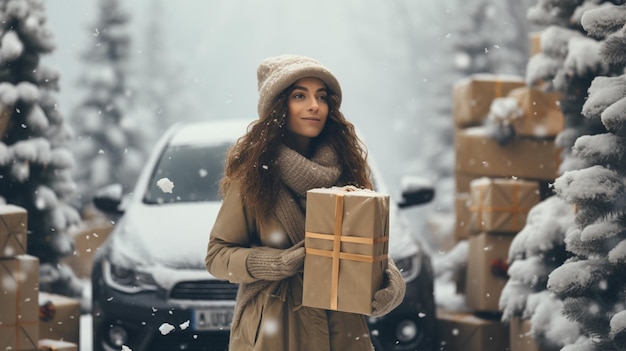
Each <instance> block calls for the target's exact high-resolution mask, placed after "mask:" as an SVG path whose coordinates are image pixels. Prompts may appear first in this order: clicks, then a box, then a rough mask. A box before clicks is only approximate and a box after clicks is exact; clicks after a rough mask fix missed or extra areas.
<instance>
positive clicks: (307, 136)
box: [287, 78, 328, 146]
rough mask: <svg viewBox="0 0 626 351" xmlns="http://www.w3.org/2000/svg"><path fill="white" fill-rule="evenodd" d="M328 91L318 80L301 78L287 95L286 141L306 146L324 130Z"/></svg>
mask: <svg viewBox="0 0 626 351" xmlns="http://www.w3.org/2000/svg"><path fill="white" fill-rule="evenodd" d="M327 96H328V91H327V90H326V85H325V84H324V82H322V80H320V79H318V78H302V79H300V80H298V81H297V82H295V83H294V88H293V90H292V91H291V93H290V94H289V99H288V112H287V131H288V134H287V139H288V140H289V139H292V141H294V142H297V144H298V145H300V146H303V145H302V144H303V143H304V145H307V146H308V143H309V142H310V140H311V139H312V138H315V137H317V136H318V135H320V133H321V132H322V129H324V125H325V124H326V118H327V117H328V102H327V100H326V98H327Z"/></svg>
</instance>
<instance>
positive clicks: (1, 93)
mask: <svg viewBox="0 0 626 351" xmlns="http://www.w3.org/2000/svg"><path fill="white" fill-rule="evenodd" d="M0 18H2V22H1V24H0V110H1V113H0V203H8V204H14V205H18V206H21V207H23V208H25V209H26V210H27V211H28V234H29V235H28V240H27V244H28V253H29V254H31V255H33V256H36V257H38V258H39V260H40V267H41V271H42V277H41V284H40V289H41V290H43V291H53V292H57V293H62V294H65V295H70V296H74V295H80V294H81V290H82V287H81V285H80V284H79V282H78V281H77V279H76V277H75V276H74V275H73V274H72V272H71V270H68V269H67V266H65V265H62V264H60V262H59V260H60V259H61V258H62V257H63V256H67V255H70V254H72V253H73V242H72V239H71V238H70V237H69V235H68V234H67V232H68V229H70V228H71V227H72V226H74V225H76V224H78V223H79V222H80V216H79V214H78V212H77V210H76V209H75V208H73V207H72V206H71V205H70V203H71V202H72V198H73V197H75V196H76V184H75V182H74V180H73V179H72V167H74V158H73V156H72V153H71V152H70V150H69V149H68V142H69V141H70V140H71V131H70V128H69V127H68V126H67V124H66V122H65V120H64V118H63V116H62V115H61V113H60V112H59V110H58V106H57V98H56V93H57V91H58V90H59V78H60V74H59V72H58V71H56V70H54V69H52V68H51V67H46V66H45V65H42V64H40V59H41V57H42V55H44V54H48V53H50V52H52V51H53V50H54V48H55V44H54V40H53V35H52V33H51V32H50V30H49V29H48V27H47V25H46V13H45V7H44V4H43V1H41V0H2V1H0ZM43 272H46V274H43Z"/></svg>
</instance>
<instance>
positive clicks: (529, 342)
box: [509, 317, 540, 351]
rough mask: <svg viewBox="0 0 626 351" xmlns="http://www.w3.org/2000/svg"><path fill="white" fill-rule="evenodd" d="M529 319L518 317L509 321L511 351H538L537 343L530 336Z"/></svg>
mask: <svg viewBox="0 0 626 351" xmlns="http://www.w3.org/2000/svg"><path fill="white" fill-rule="evenodd" d="M530 328H531V323H530V319H521V318H519V317H514V318H511V320H510V321H509V331H510V336H509V338H510V341H511V351H539V350H540V348H539V345H538V344H537V341H536V340H535V339H534V338H533V337H532V335H531V334H530Z"/></svg>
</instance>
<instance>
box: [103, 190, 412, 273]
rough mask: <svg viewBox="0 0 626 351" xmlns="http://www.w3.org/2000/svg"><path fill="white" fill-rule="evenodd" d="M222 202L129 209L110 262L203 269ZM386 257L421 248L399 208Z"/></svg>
mask: <svg viewBox="0 0 626 351" xmlns="http://www.w3.org/2000/svg"><path fill="white" fill-rule="evenodd" d="M220 205H221V203H220V202H194V203H178V204H162V205H146V204H143V203H142V204H136V205H134V206H131V207H130V208H129V209H128V210H127V211H126V214H125V215H124V217H123V219H122V220H121V221H120V222H119V223H118V225H117V226H116V229H115V231H114V235H113V236H112V239H113V240H112V242H111V244H112V252H111V254H112V257H111V258H112V260H113V261H114V262H117V263H118V264H124V263H125V265H126V266H128V267H131V266H133V265H140V266H144V267H145V266H157V265H158V266H164V267H168V268H173V269H200V270H205V265H204V258H205V256H206V249H207V244H208V240H209V233H210V232H211V228H212V226H213V223H214V222H215V218H216V217H217V213H218V212H219V208H220ZM390 211H391V212H390V222H391V223H390V233H389V234H390V240H389V255H390V256H391V257H392V258H394V259H401V258H405V257H408V256H410V255H415V254H420V249H421V248H420V245H419V244H418V242H417V240H416V238H415V237H414V234H412V233H411V232H410V229H409V226H408V224H407V222H406V219H405V218H404V217H402V216H401V215H399V213H398V209H397V208H396V207H394V206H391V208H390Z"/></svg>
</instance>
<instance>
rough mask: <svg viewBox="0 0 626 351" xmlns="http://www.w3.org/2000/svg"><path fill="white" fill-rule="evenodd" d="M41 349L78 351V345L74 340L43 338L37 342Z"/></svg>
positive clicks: (44, 350) (43, 350)
mask: <svg viewBox="0 0 626 351" xmlns="http://www.w3.org/2000/svg"><path fill="white" fill-rule="evenodd" d="M37 350H40V351H78V345H76V344H75V343H73V342H69V341H63V340H53V339H41V340H39V342H38V343H37Z"/></svg>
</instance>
